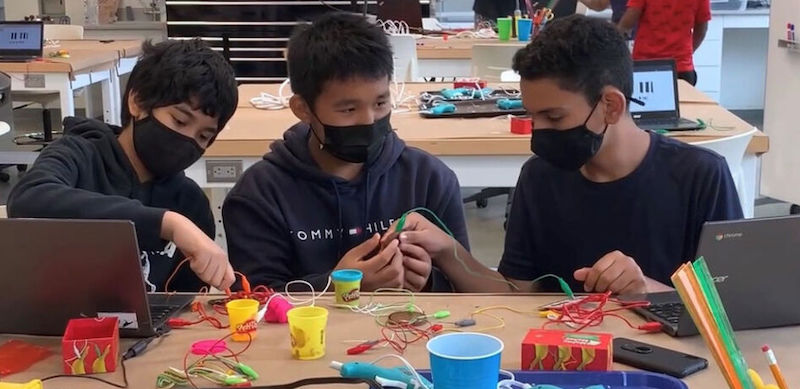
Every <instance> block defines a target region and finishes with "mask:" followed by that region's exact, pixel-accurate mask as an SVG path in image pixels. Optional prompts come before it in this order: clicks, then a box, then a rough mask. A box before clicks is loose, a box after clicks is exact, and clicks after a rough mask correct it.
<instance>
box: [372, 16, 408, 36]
mask: <svg viewBox="0 0 800 389" xmlns="http://www.w3.org/2000/svg"><path fill="white" fill-rule="evenodd" d="M377 24H378V25H379V26H381V28H383V32H385V33H387V34H389V35H409V34H411V27H409V26H408V23H406V22H405V21H403V20H378V21H377Z"/></svg>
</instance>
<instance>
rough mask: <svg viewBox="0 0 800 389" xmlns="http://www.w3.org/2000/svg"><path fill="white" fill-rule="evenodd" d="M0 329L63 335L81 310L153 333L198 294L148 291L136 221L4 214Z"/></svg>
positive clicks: (127, 331)
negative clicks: (12, 217) (34, 217)
mask: <svg viewBox="0 0 800 389" xmlns="http://www.w3.org/2000/svg"><path fill="white" fill-rule="evenodd" d="M0 247H2V250H3V254H2V260H0V288H2V292H3V295H4V296H5V297H3V298H0V312H5V313H4V314H2V320H0V333H12V334H29V335H58V336H60V335H63V334H64V329H65V328H66V326H67V321H69V319H73V318H80V317H109V316H116V317H117V318H119V325H120V336H124V337H150V336H154V335H156V334H157V332H160V331H162V330H167V328H164V326H165V322H166V320H167V319H168V318H169V317H170V316H172V315H174V314H176V313H178V312H179V311H180V310H181V309H182V308H184V307H185V306H186V305H188V304H189V303H190V302H191V301H192V300H193V296H192V295H185V294H175V295H164V294H147V293H145V283H144V277H143V275H142V266H141V262H140V261H139V248H138V245H137V242H136V232H135V230H134V227H133V223H132V222H130V221H118V220H54V219H0Z"/></svg>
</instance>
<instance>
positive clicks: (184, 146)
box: [133, 114, 205, 178]
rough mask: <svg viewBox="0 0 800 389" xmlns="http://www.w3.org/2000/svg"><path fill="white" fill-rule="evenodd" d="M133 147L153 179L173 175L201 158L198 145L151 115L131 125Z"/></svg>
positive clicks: (200, 148)
mask: <svg viewBox="0 0 800 389" xmlns="http://www.w3.org/2000/svg"><path fill="white" fill-rule="evenodd" d="M133 147H134V149H136V154H137V155H138V156H139V159H141V160H142V163H143V164H144V166H145V167H146V168H147V170H149V171H150V173H152V174H153V175H154V176H155V177H156V178H163V177H169V176H173V175H175V174H178V173H180V172H182V171H183V170H184V169H186V168H187V167H189V166H191V165H192V164H193V163H195V162H196V161H197V160H199V159H200V157H201V156H203V151H205V150H204V149H203V148H202V147H200V145H199V144H197V142H196V141H195V140H194V139H192V138H190V137H188V136H186V135H183V134H180V133H178V132H177V131H174V130H172V129H171V128H169V127H167V126H166V125H164V123H161V122H159V121H158V119H156V118H155V117H153V115H152V114H151V115H150V116H148V117H146V118H144V119H142V120H136V121H134V122H133Z"/></svg>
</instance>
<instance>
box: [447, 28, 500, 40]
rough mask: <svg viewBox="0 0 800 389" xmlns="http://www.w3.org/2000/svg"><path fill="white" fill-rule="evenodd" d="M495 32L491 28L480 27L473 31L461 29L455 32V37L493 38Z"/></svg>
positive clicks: (495, 35)
mask: <svg viewBox="0 0 800 389" xmlns="http://www.w3.org/2000/svg"><path fill="white" fill-rule="evenodd" d="M493 38H497V33H496V32H494V30H493V29H491V28H481V29H478V30H475V31H461V32H459V33H458V34H456V39H493Z"/></svg>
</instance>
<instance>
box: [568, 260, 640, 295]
mask: <svg viewBox="0 0 800 389" xmlns="http://www.w3.org/2000/svg"><path fill="white" fill-rule="evenodd" d="M574 277H575V279H576V280H578V281H582V282H583V288H584V290H586V291H587V292H606V291H611V292H612V293H615V294H639V293H646V292H647V281H646V279H645V276H644V274H642V269H641V268H639V265H638V264H636V261H635V260H634V259H633V258H631V257H629V256H627V255H625V254H623V253H622V252H620V251H614V252H611V253H608V254H606V255H605V256H603V258H600V260H599V261H597V263H595V264H594V266H592V267H584V268H582V269H578V270H576V271H575V274H574Z"/></svg>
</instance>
